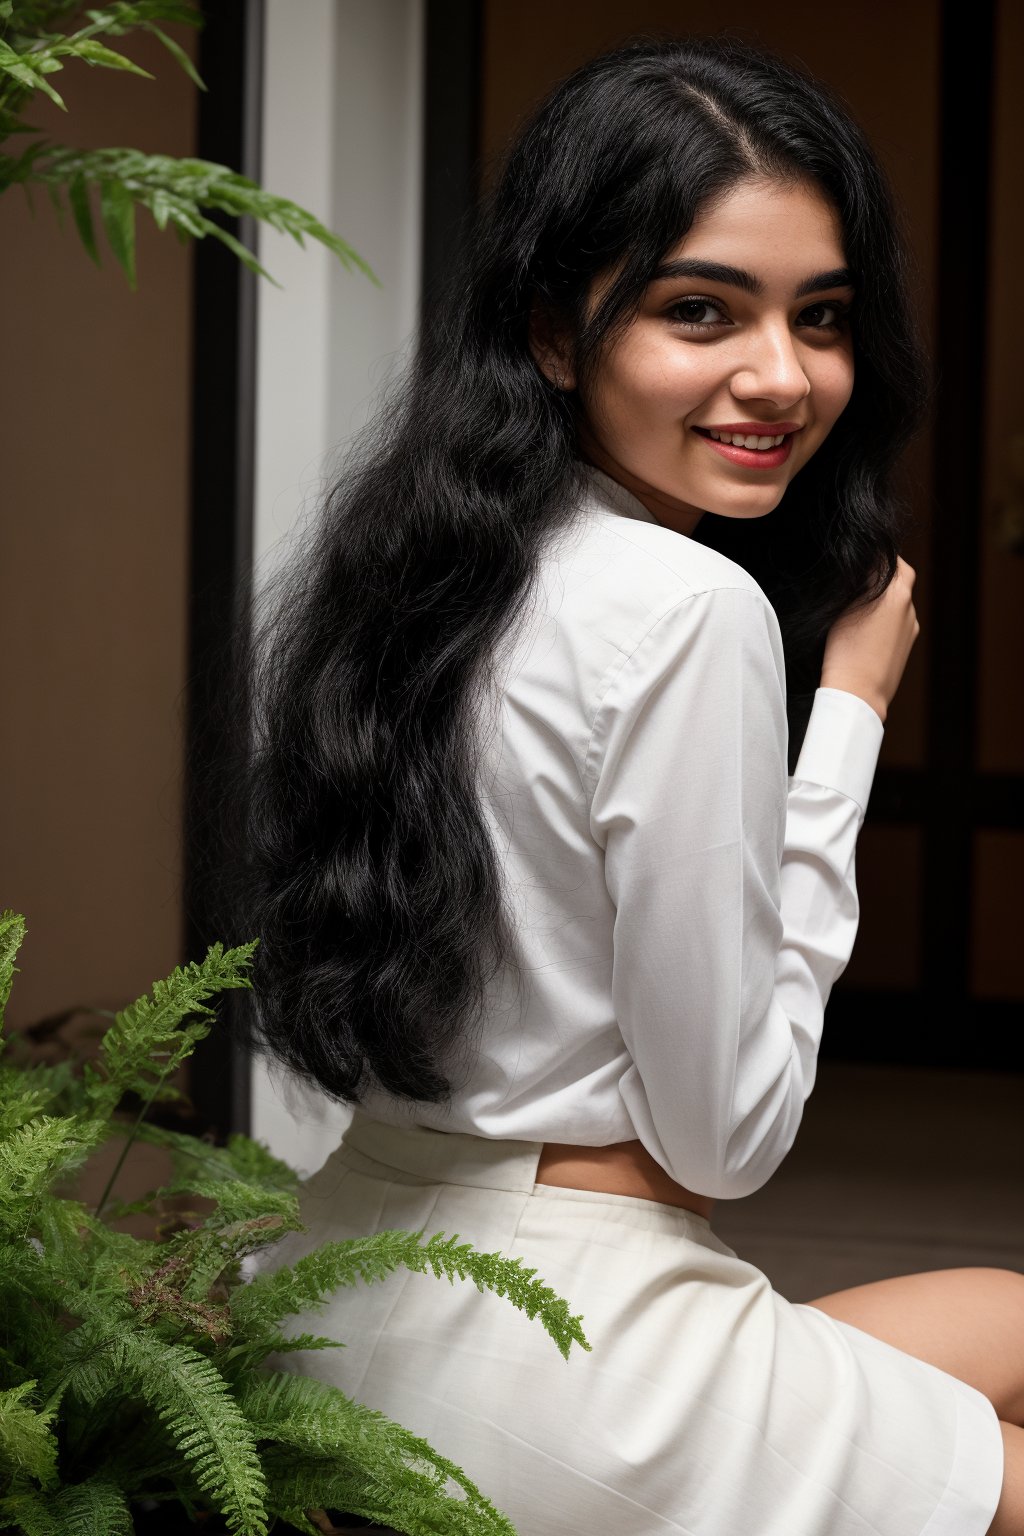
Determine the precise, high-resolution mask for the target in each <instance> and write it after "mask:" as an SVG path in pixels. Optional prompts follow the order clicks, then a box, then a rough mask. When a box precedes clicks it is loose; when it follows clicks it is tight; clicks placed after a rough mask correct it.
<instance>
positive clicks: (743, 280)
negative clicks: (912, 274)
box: [653, 258, 854, 299]
mask: <svg viewBox="0 0 1024 1536" xmlns="http://www.w3.org/2000/svg"><path fill="white" fill-rule="evenodd" d="M672 277H703V278H705V279H706V280H707V282H709V283H726V284H728V286H729V287H731V288H741V289H742V290H743V292H744V293H749V294H752V295H753V297H754V298H757V297H758V295H759V294H762V293H763V292H764V284H763V283H762V282H761V280H760V279H759V278H757V277H755V276H754V274H753V273H752V272H746V271H744V269H743V268H742V267H728V266H725V265H724V264H723V263H722V262H719V261H698V260H696V259H695V258H691V259H686V258H683V259H681V260H679V261H666V262H664V263H663V265H662V266H660V267H659V268H658V269H657V271H656V272H655V274H654V279H653V280H654V282H662V281H664V280H665V279H666V278H672ZM853 286H854V283H853V273H852V272H851V271H850V269H849V267H832V268H831V269H830V270H829V271H828V272H815V273H814V275H813V277H808V278H805V279H804V281H803V282H802V283H801V284H800V286H799V287H798V288H797V290H796V292H795V294H794V295H793V297H794V298H796V299H802V298H804V297H806V295H807V294H809V293H820V292H821V291H822V289H825V288H852V287H853Z"/></svg>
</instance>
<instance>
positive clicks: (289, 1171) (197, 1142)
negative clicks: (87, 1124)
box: [111, 1121, 300, 1190]
mask: <svg viewBox="0 0 1024 1536" xmlns="http://www.w3.org/2000/svg"><path fill="white" fill-rule="evenodd" d="M122 1123H123V1122H120V1123H119V1122H115V1123H114V1124H113V1125H112V1127H111V1129H112V1131H113V1132H114V1133H115V1134H119V1133H120V1130H121V1124H122ZM138 1139H139V1140H140V1141H145V1142H148V1143H149V1144H150V1145H151V1146H154V1147H163V1148H164V1149H165V1150H166V1151H168V1152H170V1154H171V1161H172V1165H173V1169H174V1177H175V1179H180V1180H182V1181H186V1180H188V1179H190V1178H192V1177H193V1176H194V1174H196V1173H201V1174H202V1176H203V1177H204V1178H206V1179H221V1180H225V1181H230V1180H232V1179H242V1180H243V1182H244V1183H247V1184H255V1185H258V1186H259V1187H260V1189H267V1190H273V1189H291V1190H296V1189H298V1186H299V1183H300V1178H299V1175H298V1173H296V1172H295V1170H294V1169H293V1168H289V1167H288V1165H287V1163H281V1162H279V1161H278V1159H277V1158H276V1157H273V1156H272V1155H271V1153H270V1152H269V1151H268V1150H267V1148H266V1147H264V1146H263V1145H262V1143H260V1142H256V1141H250V1139H249V1137H248V1136H230V1137H229V1138H228V1143H227V1146H225V1147H217V1146H214V1144H213V1143H212V1142H210V1141H204V1140H203V1139H202V1138H201V1137H199V1136H189V1135H187V1134H186V1133H185V1132H182V1131H172V1130H170V1129H168V1128H167V1127H165V1126H162V1125H152V1124H150V1123H149V1122H146V1121H144V1122H143V1123H142V1125H140V1126H139V1129H138Z"/></svg>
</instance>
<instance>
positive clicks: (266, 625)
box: [211, 38, 925, 1102]
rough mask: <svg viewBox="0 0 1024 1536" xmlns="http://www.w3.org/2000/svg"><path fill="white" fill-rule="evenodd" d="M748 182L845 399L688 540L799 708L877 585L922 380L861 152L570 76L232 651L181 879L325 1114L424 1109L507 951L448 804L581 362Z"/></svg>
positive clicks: (570, 506)
mask: <svg viewBox="0 0 1024 1536" xmlns="http://www.w3.org/2000/svg"><path fill="white" fill-rule="evenodd" d="M752 175H753V176H758V177H764V176H767V177H771V178H774V179H782V180H784V181H788V182H793V181H795V180H796V181H799V180H810V181H811V182H812V183H814V184H815V185H816V186H817V187H818V188H819V189H820V190H822V191H823V192H824V194H825V195H826V197H827V198H828V199H829V200H830V201H831V203H832V204H833V205H834V207H835V209H836V210H837V213H838V216H839V219H840V222H841V227H842V231H843V241H844V249H845V255H846V260H847V263H848V265H849V266H850V267H851V268H852V269H853V272H854V276H855V281H856V286H857V298H856V304H855V309H854V318H853V327H854V348H855V375H856V376H855V383H854V389H853V395H852V398H851V400H850V403H849V405H848V406H847V408H846V410H845V412H844V413H843V414H842V416H841V417H840V419H839V421H838V422H837V424H836V425H835V427H834V428H833V430H832V432H831V433H830V435H829V437H828V438H827V439H826V441H825V443H824V444H823V446H822V447H821V448H820V449H819V451H818V453H817V454H816V456H815V457H814V459H812V460H811V462H810V463H809V464H808V465H807V466H805V468H804V469H803V470H802V471H801V473H800V474H799V475H798V476H797V477H796V479H795V480H794V482H793V484H792V485H791V486H790V487H789V488H788V490H787V492H786V496H785V498H784V500H783V502H782V503H781V505H780V506H779V508H778V509H777V510H776V511H774V512H773V513H772V514H771V515H770V516H768V517H766V518H762V519H758V520H755V521H753V522H749V521H733V522H731V521H730V520H729V519H728V518H715V517H705V518H704V519H703V520H702V523H701V525H700V530H699V536H700V539H701V541H702V542H706V543H717V544H718V545H719V547H721V548H723V549H724V550H725V551H726V553H728V554H729V555H730V557H731V558H733V559H734V560H736V561H738V562H739V563H741V564H743V565H745V566H746V567H747V568H748V569H749V570H750V571H751V572H752V574H753V575H754V576H755V577H756V579H757V580H758V581H759V582H760V583H761V585H762V586H763V588H764V590H765V591H766V593H767V595H768V596H769V598H770V600H771V601H772V602H773V604H774V605H775V608H776V611H777V612H778V615H779V620H780V624H781V627H782V632H783V637H784V642H785V647H786V660H787V673H788V677H789V680H790V684H791V686H792V684H793V681H794V679H796V680H798V682H799V680H803V682H804V686H805V687H809V688H810V689H812V690H813V686H814V682H815V680H816V677H817V675H818V674H817V672H816V667H817V666H818V664H819V663H820V658H821V652H822V648H823V645H824V640H825V637H826V635H827V632H828V629H829V626H830V625H831V624H832V622H833V621H834V620H835V619H836V618H837V617H838V615H839V614H840V613H841V612H842V611H843V610H844V609H846V608H848V607H849V606H850V605H851V604H854V603H856V602H858V601H862V600H867V599H869V598H871V597H875V596H877V595H878V594H879V593H880V592H881V591H882V590H883V589H884V587H885V585H886V584H887V583H888V582H889V581H890V580H891V579H892V577H893V575H894V573H895V569H896V553H897V541H898V538H899V535H900V517H901V513H900V508H899V506H898V503H897V498H896V497H895V496H894V493H893V490H892V486H891V475H892V470H893V467H894V463H895V461H896V458H897V456H898V454H899V452H900V450H901V448H902V447H903V445H904V443H905V441H906V440H907V438H908V436H909V435H910V433H911V431H912V429H913V428H914V426H915V425H916V424H917V421H918V419H919V416H920V411H921V407H922V403H923V399H924V390H925V386H924V367H923V361H922V353H921V350H920V345H919V342H918V340H917V338H916V333H915V327H914V323H913V320H912V316H911V307H910V304H909V302H908V286H909V284H908V278H907V259H906V255H905V251H904V248H903V245H902V244H901V241H900V239H899V237H898V234H897V232H896V231H897V219H896V217H895V216H894V209H893V207H892V203H891V199H890V194H889V192H888V190H887V187H886V183H885V179H884V176H883V174H882V172H881V170H880V168H879V165H878V163H877V161H876V159H875V157H874V155H873V153H872V151H871V149H870V148H869V146H868V144H867V143H866V141H865V139H864V137H863V135H862V133H861V132H860V130H859V129H858V128H857V127H856V125H855V124H854V123H853V122H852V121H851V119H850V117H849V115H848V113H847V112H846V110H845V109H844V108H843V106H842V105H841V104H840V103H839V102H838V100H837V99H836V98H834V97H833V95H832V94H831V93H830V92H829V91H828V90H826V89H824V88H823V87H822V86H821V85H820V84H818V83H817V82H815V81H813V80H811V79H809V78H808V77H806V76H805V75H804V74H802V73H801V72H799V71H798V70H796V69H795V68H793V67H792V66H790V65H789V64H788V63H785V62H784V61H782V60H780V59H779V58H777V57H774V56H772V55H771V54H769V53H766V52H763V51H760V50H755V49H752V48H749V47H747V46H745V45H743V44H741V43H738V42H736V41H733V40H730V39H718V38H715V39H682V40H679V39H676V40H671V41H666V40H663V39H655V40H651V39H640V40H638V41H636V42H633V43H629V44H627V45H625V46H623V47H621V48H619V49H617V50H616V51H614V52H611V53H608V54H606V55H604V56H603V57H600V58H597V59H594V60H593V61H592V62H590V63H588V64H586V65H584V66H583V67H582V68H580V69H578V70H577V71H576V72H575V73H574V74H572V75H571V76H569V77H568V78H567V79H566V80H565V81H563V82H562V84H560V85H559V86H558V87H557V88H556V89H555V90H554V91H553V93H552V94H551V95H550V96H549V97H548V99H547V100H546V101H545V102H544V103H543V104H542V105H541V106H540V108H539V109H538V110H537V111H536V113H535V114H534V115H533V117H532V118H531V119H530V121H528V122H527V123H526V125H525V126H524V127H523V129H522V131H521V132H520V133H519V134H518V136H517V137H516V139H515V142H514V143H513V144H512V147H511V149H510V150H509V152H508V154H507V158H506V160H505V163H504V167H503V170H502V173H501V175H500V177H499V178H498V180H497V182H496V185H495V187H494V190H493V192H492V193H491V194H490V196H489V197H488V198H487V199H486V200H485V202H484V204H483V206H482V207H481V210H480V212H479V214H478V217H477V220H476V224H475V228H474V230H473V232H472V235H471V237H470V239H469V241H468V245H467V248H466V251H465V255H464V259H463V260H462V261H461V263H460V264H459V267H458V270H457V271H456V272H454V273H453V275H452V278H451V281H450V284H449V286H448V289H447V292H446V294H445V296H444V298H443V300H442V301H441V302H440V303H439V304H438V305H437V306H436V307H435V309H434V311H433V312H432V315H431V317H430V319H429V321H428V322H427V324H426V327H425V330H424V332H423V334H422V335H421V337H420V338H419V342H418V350H417V353H416V356H415V359H414V362H413V363H412V365H411V366H410V368H409V369H408V371H407V374H406V376H405V378H404V381H403V382H402V384H401V387H400V388H399V389H398V390H397V391H393V392H392V396H391V398H390V400H389V402H388V404H387V406H386V408H385V409H383V410H382V411H381V412H380V413H379V414H378V416H377V418H376V419H375V421H374V423H373V424H372V426H371V429H370V430H369V434H368V436H364V439H363V441H362V443H361V445H360V448H359V452H358V454H357V455H356V457H355V461H354V462H350V463H349V464H348V465H347V466H346V469H345V472H344V474H342V475H341V476H340V477H339V478H338V480H337V482H336V483H335V484H334V486H333V487H332V489H331V490H330V491H329V494H328V495H327V496H326V498H325V499H324V501H323V504H322V507H321V509H320V516H319V517H318V518H317V520H316V523H315V527H314V532H313V537H312V538H310V539H308V540H307V546H306V548H305V549H304V550H303V551H302V553H301V558H300V559H293V560H292V561H291V562H290V564H289V565H288V567H287V568H286V569H285V571H284V572H283V574H282V575H281V576H280V577H279V579H278V580H277V581H276V582H273V583H271V585H270V586H269V587H267V588H265V589H264V597H263V600H262V601H263V604H264V606H263V607H262V608H261V609H260V610H259V611H253V612H251V613H250V615H249V622H248V624H247V625H243V626H242V632H240V633H239V635H238V637H237V639H236V643H235V657H234V671H233V673H232V682H231V685H230V686H228V687H225V690H224V692H225V695H226V697H227V698H228V700H229V707H230V709H231V710H232V711H233V712H234V715H235V718H236V720H238V721H239V722H241V723H242V724H241V727H240V731H239V735H238V739H237V741H236V748H237V750H235V751H234V752H233V753H231V754H229V756H230V762H229V764H228V767H227V770H226V771H227V783H226V784H223V783H222V786H221V792H220V793H219V795H218V797H217V801H216V809H215V812H214V816H213V818H212V820H213V822H214V823H215V824H216V827H217V829H218V832H219V833H222V834H223V837H222V840H221V842H220V843H219V845H218V851H217V854H216V857H215V860H214V862H216V864H217V870H216V871H211V879H213V878H214V875H215V874H216V876H217V879H216V883H217V885H218V888H219V890H220V893H221V898H222V904H221V905H220V908H219V911H220V913H221V915H222V918H223V920H225V921H227V922H228V923H229V925H230V928H229V931H231V932H233V935H234V937H235V938H236V939H237V940H241V939H244V938H248V937H251V936H254V935H259V938H260V941H261V943H260V947H259V949H258V951H257V954H256V962H255V967H254V973H253V978H254V983H255V994H254V996H255V1003H256V1007H255V1009H254V1010H253V1016H252V1018H251V1019H250V1021H249V1039H250V1042H252V1043H255V1044H256V1045H258V1046H259V1047H260V1048H261V1049H263V1050H264V1051H265V1052H267V1053H268V1054H269V1055H270V1056H271V1057H272V1058H275V1059H276V1060H278V1061H279V1062H282V1063H284V1064H285V1065H286V1066H287V1067H288V1068H290V1069H291V1070H292V1071H293V1072H295V1073H297V1074H298V1075H299V1077H300V1078H302V1079H305V1080H306V1081H311V1082H313V1083H315V1084H316V1085H317V1086H318V1087H319V1088H321V1089H322V1090H323V1091H325V1092H326V1093H327V1094H328V1095H330V1096H331V1097H333V1098H336V1099H338V1100H341V1101H343V1102H359V1101H360V1099H361V1098H362V1097H363V1096H364V1095H365V1094H366V1092H367V1091H368V1090H369V1089H371V1088H373V1089H382V1090H384V1091H386V1092H388V1093H390V1094H392V1095H395V1096H397V1097H398V1098H401V1099H406V1100H421V1101H424V1100H429V1101H445V1100H447V1099H450V1096H451V1092H452V1088H453V1083H454V1082H455V1081H456V1080H457V1078H458V1075H459V1070H461V1065H462V1064H463V1063H464V1061H465V1060H467V1059H468V1055H467V1052H468V1051H470V1050H471V1047H472V1041H473V1038H474V1024H475V1023H477V1022H478V1021H479V1018H480V1016H481V1010H482V1004H483V999H484V995H485V988H486V987H487V984H488V982H489V981H490V980H491V979H492V977H493V974H494V971H495V968H496V967H498V966H500V965H501V964H503V963H505V962H507V961H508V959H509V954H510V951H509V935H508V932H507V929H506V924H505V911H504V905H503V901H502V892H501V876H500V869H499V867H498V863H497V860H496V855H495V852H494V849H493V847H492V844H491V842H490V840H489V836H488V833H487V829H486V826H485V824H484V821H483V819H482V815H481V811H480V808H479V802H478V799H477V794H476V783H475V775H476V769H477V756H476V753H477V748H476V745H475V743H476V736H475V731H474V714H475V709H476V707H477V705H478V702H479V700H480V698H481V691H482V690H483V689H484V688H485V687H486V685H487V682H488V678H489V675H490V674H489V666H490V662H491V658H492V656H493V652H494V649H495V646H496V643H497V642H498V641H499V640H500V639H501V637H502V636H503V634H505V633H506V632H507V631H508V629H509V627H510V626H511V625H512V624H513V622H514V621H515V619H516V617H517V616H518V615H519V614H520V613H521V612H522V611H523V605H524V601H525V599H526V597H527V594H528V592H529V589H530V586H531V579H532V577H533V574H534V572H535V569H536V565H537V560H538V555H539V551H540V548H541V545H542V543H543V541H544V540H545V538H546V536H547V535H549V534H550V533H551V532H552V531H553V530H555V529H556V528H557V527H559V526H560V525H563V524H564V523H565V522H566V521H567V520H568V519H569V518H571V517H572V516H573V515H574V509H575V508H576V507H577V505H578V501H579V492H580V489H581V484H582V470H581V464H580V459H579V457H578V453H577V425H578V421H579V414H578V412H579V399H580V396H581V395H582V397H583V398H584V399H585V398H586V390H587V383H588V380H590V379H592V378H593V375H594V370H595V368H596V367H597V366H599V361H600V357H601V353H602V348H603V347H604V346H605V344H606V343H607V341H608V340H609V338H610V337H611V336H612V335H613V334H614V333H615V331H616V329H617V328H619V327H622V326H624V325H626V324H627V323H628V322H629V320H630V319H631V318H632V317H633V316H634V315H635V314H636V312H637V310H638V308H639V305H640V301H641V299H642V296H643V293H644V290H645V288H646V286H647V285H648V283H649V282H650V281H651V278H652V275H653V273H654V272H655V270H656V268H657V267H658V265H659V262H661V261H662V260H663V259H664V257H665V254H666V252H667V251H669V250H670V249H671V248H672V247H673V246H675V245H676V244H677V243H678V242H679V241H680V240H681V238H682V237H683V236H684V235H685V233H686V232H687V230H688V229H689V228H690V226H691V225H692V224H693V222H694V219H695V218H696V216H697V215H698V213H699V212H700V210H701V208H702V206H705V205H707V203H708V202H709V200H710V199H712V198H714V197H715V196H717V195H721V194H722V193H724V192H726V191H728V189H730V188H731V187H733V186H734V185H735V184H736V183H737V182H738V181H739V180H740V179H742V178H744V177H750V176H752ZM603 274H609V275H614V281H613V282H612V283H611V285H610V287H609V288H608V290H607V293H606V294H605V297H604V299H603V302H602V303H601V304H600V306H599V308H598V309H597V311H596V313H593V314H590V315H588V313H587V311H588V308H589V307H590V306H588V304H587V300H588V296H589V295H590V293H591V291H592V287H593V284H594V280H595V279H596V278H597V277H598V276H599V275H603ZM535 304H540V305H543V306H544V307H546V309H547V310H548V311H550V312H551V313H552V314H554V315H556V316H557V317H559V318H560V319H561V320H562V322H563V323H564V325H565V327H566V329H567V332H568V334H569V335H570V336H571V338H572V346H573V348H574V353H575V357H574V363H575V372H576V378H577V381H578V391H577V393H575V394H567V393H565V392H563V391H559V390H557V389H554V388H553V387H552V386H551V385H550V384H549V383H548V382H547V381H546V380H545V378H544V377H543V375H542V373H541V371H540V370H539V368H538V367H537V365H536V363H535V362H534V360H533V358H532V356H531V351H530V346H529V340H528V326H529V318H530V313H531V307H532V306H533V305H535ZM221 931H222V932H223V931H224V930H223V929H222V930H221Z"/></svg>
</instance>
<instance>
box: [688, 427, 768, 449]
mask: <svg viewBox="0 0 1024 1536" xmlns="http://www.w3.org/2000/svg"><path fill="white" fill-rule="evenodd" d="M706 431H707V434H708V436H709V437H713V438H714V439H715V441H716V442H718V443H731V444H732V445H733V447H734V448H760V449H765V448H777V447H778V446H779V444H780V443H783V442H785V440H786V434H785V432H780V433H779V435H778V436H777V437H755V436H753V435H746V436H745V435H744V434H743V433H742V432H715V431H714V430H713V428H711V427H708V428H706Z"/></svg>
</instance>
